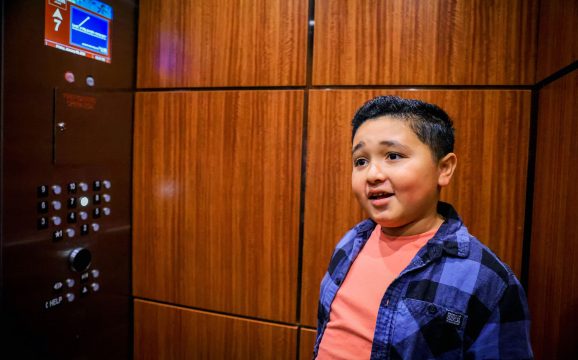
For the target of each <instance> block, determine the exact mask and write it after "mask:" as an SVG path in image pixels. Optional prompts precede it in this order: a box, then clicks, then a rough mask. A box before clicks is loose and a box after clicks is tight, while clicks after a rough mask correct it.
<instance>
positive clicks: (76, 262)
mask: <svg viewBox="0 0 578 360" xmlns="http://www.w3.org/2000/svg"><path fill="white" fill-rule="evenodd" d="M69 260H70V266H71V267H72V270H74V271H77V272H82V271H84V270H86V269H88V267H89V266H90V262H91V261H92V254H91V253H90V250H88V249H86V248H76V249H74V250H72V251H71V252H70V255H69Z"/></svg>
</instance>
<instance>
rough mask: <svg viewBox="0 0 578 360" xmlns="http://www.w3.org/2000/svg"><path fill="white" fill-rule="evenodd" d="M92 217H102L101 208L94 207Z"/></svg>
mask: <svg viewBox="0 0 578 360" xmlns="http://www.w3.org/2000/svg"><path fill="white" fill-rule="evenodd" d="M92 217H93V218H95V219H98V218H99V217H100V208H94V209H92Z"/></svg>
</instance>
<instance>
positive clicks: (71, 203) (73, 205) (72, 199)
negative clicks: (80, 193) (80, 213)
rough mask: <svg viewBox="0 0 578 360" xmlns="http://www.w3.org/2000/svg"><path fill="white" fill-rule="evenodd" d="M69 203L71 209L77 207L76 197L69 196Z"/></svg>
mask: <svg viewBox="0 0 578 360" xmlns="http://www.w3.org/2000/svg"><path fill="white" fill-rule="evenodd" d="M67 205H68V208H69V209H74V208H75V207H76V198H73V197H71V198H68V202H67Z"/></svg>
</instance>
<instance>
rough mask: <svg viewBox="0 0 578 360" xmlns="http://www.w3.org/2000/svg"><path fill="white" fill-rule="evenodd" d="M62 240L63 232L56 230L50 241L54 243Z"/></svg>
mask: <svg viewBox="0 0 578 360" xmlns="http://www.w3.org/2000/svg"><path fill="white" fill-rule="evenodd" d="M63 238H64V231H62V230H56V231H55V232H53V233H52V240H54V241H59V240H62V239H63Z"/></svg>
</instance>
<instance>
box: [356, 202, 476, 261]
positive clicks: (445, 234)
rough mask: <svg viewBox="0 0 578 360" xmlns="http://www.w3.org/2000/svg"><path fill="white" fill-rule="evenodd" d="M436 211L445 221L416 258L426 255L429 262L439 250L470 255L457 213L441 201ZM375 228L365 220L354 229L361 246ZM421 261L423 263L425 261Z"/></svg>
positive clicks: (455, 254) (468, 238)
mask: <svg viewBox="0 0 578 360" xmlns="http://www.w3.org/2000/svg"><path fill="white" fill-rule="evenodd" d="M437 211H438V213H439V214H440V215H441V216H443V217H444V219H445V221H444V222H443V224H442V225H441V226H440V228H439V230H438V231H437V232H436V234H435V235H434V237H433V238H432V239H431V240H430V241H428V244H427V246H426V247H425V248H426V250H424V251H420V253H418V256H420V255H421V257H422V258H424V256H423V255H424V254H428V256H429V259H430V260H431V259H433V258H437V257H439V256H441V255H442V254H441V252H440V251H439V250H434V249H441V250H442V251H443V252H445V253H446V254H448V255H450V256H455V257H460V258H466V257H468V255H469V253H470V235H469V233H468V231H467V229H466V227H465V225H464V223H463V221H462V219H461V218H460V216H459V215H458V213H457V212H456V211H455V209H454V208H453V207H452V206H451V205H450V204H448V203H445V202H442V201H439V202H438V206H437ZM375 226H376V223H375V222H374V221H373V220H371V219H367V220H365V221H363V222H361V223H359V224H358V225H357V226H356V227H355V230H356V232H357V239H358V241H360V242H362V244H361V245H364V244H365V242H367V240H368V239H369V236H370V235H371V233H372V232H373V230H374V229H375ZM423 260H424V261H425V260H426V259H423Z"/></svg>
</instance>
